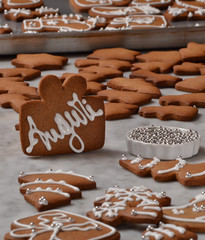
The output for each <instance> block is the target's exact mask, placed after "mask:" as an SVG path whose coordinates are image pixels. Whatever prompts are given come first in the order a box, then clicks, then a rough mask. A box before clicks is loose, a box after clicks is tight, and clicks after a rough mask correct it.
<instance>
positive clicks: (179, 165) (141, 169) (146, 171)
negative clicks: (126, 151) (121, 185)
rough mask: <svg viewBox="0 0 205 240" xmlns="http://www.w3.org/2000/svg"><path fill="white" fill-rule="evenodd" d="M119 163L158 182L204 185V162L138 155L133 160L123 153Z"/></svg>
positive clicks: (139, 174)
mask: <svg viewBox="0 0 205 240" xmlns="http://www.w3.org/2000/svg"><path fill="white" fill-rule="evenodd" d="M119 163H120V165H121V166H122V167H123V168H125V169H127V170H129V171H130V172H133V173H134V174H136V175H138V176H140V177H147V176H152V177H153V179H154V180H156V181H159V182H167V181H174V180H177V181H179V182H180V183H181V184H182V185H184V186H204V185H205V183H204V180H205V171H203V169H204V167H205V163H204V162H203V163H198V164H189V163H187V162H186V161H185V160H184V159H182V158H181V157H178V158H176V160H171V161H161V160H160V159H158V158H156V157H154V158H153V159H146V158H142V157H141V156H140V155H139V156H137V157H136V158H135V159H133V160H129V159H127V157H126V156H125V155H123V156H122V159H121V160H120V161H119Z"/></svg>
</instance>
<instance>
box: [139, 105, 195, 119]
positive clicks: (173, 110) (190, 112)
mask: <svg viewBox="0 0 205 240" xmlns="http://www.w3.org/2000/svg"><path fill="white" fill-rule="evenodd" d="M139 115H140V116H142V117H145V118H158V119H160V120H176V121H192V120H193V119H194V118H196V116H197V115H198V109H197V108H195V107H191V106H163V107H161V106H150V107H143V108H141V109H140V111H139Z"/></svg>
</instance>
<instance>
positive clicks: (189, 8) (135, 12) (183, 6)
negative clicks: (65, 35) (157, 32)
mask: <svg viewBox="0 0 205 240" xmlns="http://www.w3.org/2000/svg"><path fill="white" fill-rule="evenodd" d="M70 5H71V9H72V10H73V13H69V14H63V15H61V14H60V12H59V9H58V8H52V7H49V6H45V5H44V2H43V0H39V1H29V0H22V1H20V2H17V1H14V0H2V1H1V2H0V12H3V14H4V18H5V19H6V20H11V21H23V23H22V29H23V32H25V33H38V32H71V31H77V32H79V31H80V32H81V31H92V30H99V29H100V30H125V29H139V28H166V27H168V26H169V25H170V22H173V21H184V20H194V21H200V20H204V19H205V11H204V8H205V3H204V2H203V1H200V0H196V1H190V0H166V1H164V0H153V1H146V0H120V1H113V0H106V1H101V0H96V1H88V0H71V1H70ZM79 13H83V14H84V13H87V14H86V16H83V15H81V14H79ZM11 32H12V29H11V28H10V27H9V26H8V24H4V25H1V26H0V33H11Z"/></svg>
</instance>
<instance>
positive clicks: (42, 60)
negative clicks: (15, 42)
mask: <svg viewBox="0 0 205 240" xmlns="http://www.w3.org/2000/svg"><path fill="white" fill-rule="evenodd" d="M67 61H68V58H67V57H62V56H55V55H52V54H48V53H39V54H18V55H17V57H16V58H15V59H13V60H12V61H11V63H12V64H13V65H14V66H16V67H25V68H33V69H38V70H49V69H51V70H54V69H61V68H62V67H63V65H65V64H67Z"/></svg>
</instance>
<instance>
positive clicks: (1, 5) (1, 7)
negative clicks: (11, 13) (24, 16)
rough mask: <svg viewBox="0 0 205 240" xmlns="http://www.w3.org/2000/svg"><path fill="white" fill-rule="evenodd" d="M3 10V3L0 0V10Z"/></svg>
mask: <svg viewBox="0 0 205 240" xmlns="http://www.w3.org/2000/svg"><path fill="white" fill-rule="evenodd" d="M3 11H4V6H3V3H2V0H0V12H3Z"/></svg>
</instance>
